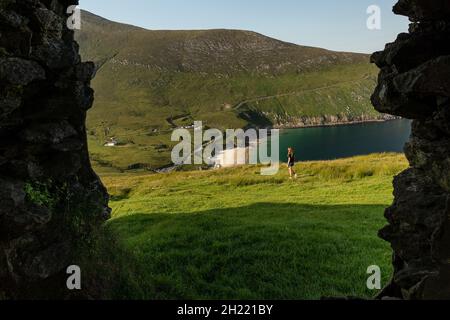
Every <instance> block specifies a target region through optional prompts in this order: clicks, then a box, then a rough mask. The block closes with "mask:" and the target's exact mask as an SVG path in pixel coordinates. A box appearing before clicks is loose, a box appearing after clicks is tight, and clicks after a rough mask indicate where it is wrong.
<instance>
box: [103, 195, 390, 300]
mask: <svg viewBox="0 0 450 320" xmlns="http://www.w3.org/2000/svg"><path fill="white" fill-rule="evenodd" d="M383 210H384V207H383V206H380V205H330V206H327V205H317V206H315V205H299V204H276V203H257V204H254V205H251V206H247V207H241V208H226V209H216V210H209V211H205V212H198V213H177V214H158V213H148V214H145V213H136V214H133V215H130V216H124V217H117V218H115V219H113V220H111V221H110V222H109V223H108V226H107V228H108V230H110V231H111V232H112V233H113V234H114V235H115V236H116V237H117V238H118V241H119V243H120V245H121V246H122V247H123V249H124V250H125V251H127V252H128V253H129V254H130V255H132V256H133V258H132V259H133V264H135V265H134V266H133V270H135V271H134V275H133V281H134V286H135V289H134V290H128V292H127V293H124V292H116V295H117V296H120V297H122V298H123V297H127V298H133V299H318V298H320V297H322V296H349V295H351V296H361V297H370V296H373V295H374V294H376V292H371V291H368V290H367V288H366V281H367V278H368V275H367V274H366V271H367V268H368V266H371V265H374V264H375V265H379V266H380V267H381V269H382V271H383V281H384V283H386V282H387V281H388V279H389V278H390V275H391V267H390V255H391V251H390V249H389V246H388V244H387V243H384V242H383V241H382V240H380V239H378V238H377V231H378V230H379V229H380V228H381V227H382V226H383V225H384V224H385V221H384V218H383ZM118 268H119V269H120V267H118ZM130 292H131V293H130ZM129 294H130V295H131V296H128V295H129Z"/></svg>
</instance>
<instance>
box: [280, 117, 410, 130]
mask: <svg viewBox="0 0 450 320" xmlns="http://www.w3.org/2000/svg"><path fill="white" fill-rule="evenodd" d="M402 119H404V118H402V117H389V118H386V119H370V120H352V121H339V122H328V123H322V124H305V125H297V126H276V127H273V128H272V129H279V130H294V129H309V128H329V127H341V126H351V125H357V124H365V123H382V122H389V121H396V120H402Z"/></svg>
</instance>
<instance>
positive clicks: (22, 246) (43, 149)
mask: <svg viewBox="0 0 450 320" xmlns="http://www.w3.org/2000/svg"><path fill="white" fill-rule="evenodd" d="M77 2H78V1H75V0H20V1H19V0H0V139H1V142H0V203H1V206H0V298H1V297H2V296H3V297H4V296H6V297H11V298H62V297H65V294H66V292H67V288H65V286H66V280H65V278H66V277H67V275H65V272H66V268H67V267H68V266H69V265H74V264H75V265H76V264H77V261H74V260H73V259H74V252H75V250H76V248H77V247H78V246H79V244H82V243H83V242H84V241H86V239H88V238H89V234H90V233H91V232H92V231H93V230H95V229H96V228H97V227H98V225H99V224H101V223H102V222H103V221H104V220H105V219H107V218H108V217H109V214H110V210H109V208H108V196H107V193H106V190H105V188H104V187H103V185H102V184H101V182H100V180H99V178H98V177H97V175H96V174H95V173H94V172H93V170H92V169H91V165H90V162H89V156H88V150H87V142H86V132H85V131H86V130H85V117H86V111H87V110H88V109H89V108H90V107H91V105H92V102H93V90H92V89H91V88H90V87H89V83H90V80H91V78H92V76H93V74H94V70H95V68H94V65H93V64H92V63H81V59H80V56H79V54H78V45H77V44H76V42H75V41H74V33H73V31H72V30H69V29H68V27H67V24H66V21H67V19H68V15H67V13H66V12H67V8H68V6H70V5H75V4H77Z"/></svg>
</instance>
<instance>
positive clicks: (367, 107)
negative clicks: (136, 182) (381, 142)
mask: <svg viewBox="0 0 450 320" xmlns="http://www.w3.org/2000/svg"><path fill="white" fill-rule="evenodd" d="M77 40H78V42H79V43H80V48H81V52H82V56H83V59H84V60H91V61H94V62H95V63H96V65H97V68H98V71H97V75H96V78H95V79H94V81H93V87H94V89H95V91H96V97H95V98H96V100H95V106H94V108H93V109H92V110H91V111H90V114H89V118H88V128H89V133H90V135H89V139H90V142H91V150H92V152H93V153H94V154H93V158H94V160H95V159H97V160H99V161H101V162H102V163H103V165H106V166H115V167H118V168H120V169H126V168H127V167H128V165H130V164H137V163H139V164H145V165H146V166H149V167H157V166H160V165H163V164H166V163H168V162H169V157H168V155H169V150H170V141H169V134H170V131H171V129H173V127H176V126H184V125H190V124H191V123H192V122H193V121H194V120H202V121H203V122H204V123H205V124H206V125H207V126H209V127H217V128H221V129H224V128H240V127H247V126H255V127H267V126H273V127H295V126H308V125H322V124H328V123H347V122H352V121H361V120H363V121H364V120H375V119H380V118H382V117H383V116H382V115H380V114H378V113H376V112H375V111H374V110H373V108H372V106H371V104H370V101H369V97H370V94H371V92H372V91H373V88H374V86H375V79H376V69H375V67H373V66H371V65H370V64H369V58H368V56H366V55H362V54H353V53H338V52H332V51H328V50H324V49H319V48H311V47H303V46H298V45H295V44H290V43H285V42H282V41H278V40H275V39H272V38H269V37H265V36H263V35H260V34H257V33H254V32H249V31H239V30H205V31H151V30H145V29H142V28H138V27H134V26H129V25H124V24H119V23H115V22H111V21H108V20H106V19H103V18H101V17H98V16H95V15H93V14H91V13H88V12H83V13H82V29H81V31H80V32H78V33H77ZM111 136H115V137H118V138H119V140H120V141H121V142H122V143H123V144H124V146H123V148H127V151H128V155H129V157H127V159H126V160H125V159H123V157H122V156H121V155H119V154H118V153H121V154H123V150H122V151H117V150H112V149H108V150H106V149H105V148H103V147H102V144H103V142H104V141H105V139H106V138H108V137H111ZM119 160H120V161H119Z"/></svg>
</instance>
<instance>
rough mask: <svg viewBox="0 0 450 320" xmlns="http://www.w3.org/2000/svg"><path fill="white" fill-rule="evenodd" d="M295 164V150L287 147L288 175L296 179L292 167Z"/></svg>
mask: <svg viewBox="0 0 450 320" xmlns="http://www.w3.org/2000/svg"><path fill="white" fill-rule="evenodd" d="M294 166H295V152H294V149H293V148H289V149H288V169H289V176H290V178H291V179H292V178H293V177H294V178H296V179H297V172H295V169H294Z"/></svg>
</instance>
